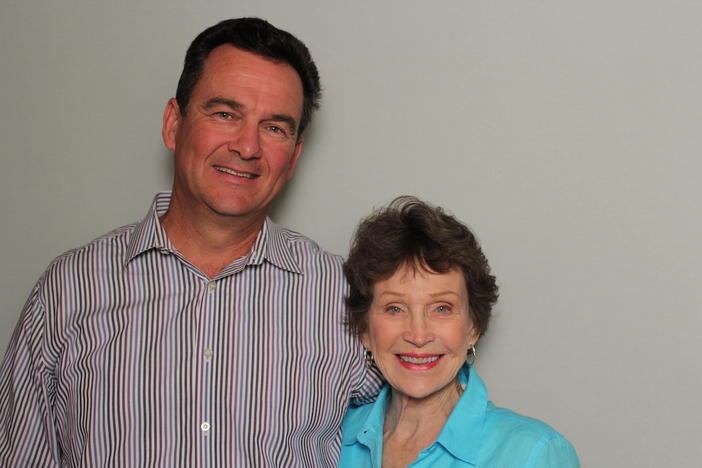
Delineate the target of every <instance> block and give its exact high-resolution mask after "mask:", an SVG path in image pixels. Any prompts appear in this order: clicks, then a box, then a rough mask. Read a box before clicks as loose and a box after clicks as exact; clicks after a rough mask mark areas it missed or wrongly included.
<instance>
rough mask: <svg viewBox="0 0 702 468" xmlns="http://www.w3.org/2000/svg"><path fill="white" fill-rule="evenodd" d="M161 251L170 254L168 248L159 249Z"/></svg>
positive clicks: (163, 253)
mask: <svg viewBox="0 0 702 468" xmlns="http://www.w3.org/2000/svg"><path fill="white" fill-rule="evenodd" d="M159 252H161V254H162V255H169V254H170V252H169V251H168V249H159Z"/></svg>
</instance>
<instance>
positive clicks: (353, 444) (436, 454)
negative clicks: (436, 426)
mask: <svg viewBox="0 0 702 468" xmlns="http://www.w3.org/2000/svg"><path fill="white" fill-rule="evenodd" d="M458 375H459V380H460V382H461V384H462V385H465V386H466V387H465V392H463V395H462V396H461V398H460V399H459V400H458V403H457V404H456V407H455V408H454V409H453V411H452V412H451V414H450V416H449V418H448V420H447V421H446V424H445V425H444V428H443V429H442V430H441V433H440V434H439V437H438V438H437V439H436V441H435V442H434V443H433V444H432V445H431V446H429V447H427V448H426V449H424V450H422V451H421V452H420V453H419V456H418V457H417V459H416V460H415V461H414V463H412V464H411V465H410V466H411V467H416V468H420V467H441V468H451V467H471V466H477V467H485V468H487V467H500V468H510V467H515V468H517V467H519V468H522V467H538V468H543V467H552V468H577V467H579V466H580V463H579V462H578V457H577V455H576V454H575V449H573V446H572V445H571V444H570V442H568V441H567V440H566V439H565V438H564V437H563V436H562V435H560V434H559V433H558V432H556V431H555V430H553V429H552V428H551V427H550V426H548V425H547V424H544V423H543V422H541V421H539V420H537V419H533V418H528V417H526V416H521V415H519V414H517V413H514V412H513V411H510V410H507V409H504V408H497V407H496V406H495V405H493V404H492V402H489V401H488V399H487V388H486V387H485V384H484V383H483V381H482V380H481V379H480V377H479V376H478V374H477V372H476V371H475V369H473V367H471V366H469V365H467V364H466V365H464V366H463V368H462V369H461V370H460V371H459V373H458ZM389 401H390V387H389V386H388V385H386V386H385V387H383V389H382V390H381V392H380V394H379V395H378V398H377V399H376V401H375V402H374V403H369V404H367V405H364V406H359V407H357V408H349V409H348V411H347V412H346V416H344V421H343V425H342V428H343V429H342V430H343V433H342V436H341V455H340V458H339V466H340V467H344V468H345V467H348V468H351V467H353V468H364V467H374V468H380V467H381V460H382V456H383V423H384V421H385V408H386V406H387V404H388V402H389Z"/></svg>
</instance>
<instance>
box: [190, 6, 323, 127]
mask: <svg viewBox="0 0 702 468" xmlns="http://www.w3.org/2000/svg"><path fill="white" fill-rule="evenodd" d="M224 44H229V45H232V46H234V47H236V48H238V49H241V50H245V51H247V52H251V53H254V54H256V55H260V56H261V57H265V58H268V59H270V60H272V61H274V62H281V63H287V64H288V65H290V66H291V67H293V68H294V69H295V71H296V72H297V74H298V75H299V76H300V81H302V89H303V96H304V97H303V103H302V116H301V117H300V124H299V131H298V133H297V134H298V138H299V136H301V135H302V132H303V131H304V130H305V127H306V126H307V124H308V123H309V121H310V119H311V118H312V112H313V111H314V110H315V109H317V108H318V107H319V98H320V96H321V94H322V92H321V87H320V84H319V73H318V72H317V66H316V65H315V64H314V62H313V61H312V57H311V56H310V52H309V51H308V50H307V47H306V46H305V44H303V43H302V41H300V40H299V39H297V38H296V37H295V36H293V35H292V34H290V33H289V32H286V31H283V30H281V29H278V28H276V27H275V26H273V25H272V24H270V23H269V22H267V21H265V20H262V19H260V18H237V19H228V20H224V21H222V22H220V23H217V24H215V25H214V26H211V27H209V28H207V29H205V30H204V31H202V32H201V33H200V34H199V35H198V36H197V37H196V38H195V40H194V41H193V42H192V44H190V47H189V48H188V52H187V53H186V54H185V63H184V65H183V73H181V75H180V80H178V89H177V91H176V100H177V101H178V106H179V107H180V111H181V113H182V114H183V115H185V114H186V113H187V111H188V104H189V103H190V97H191V95H192V93H193V89H194V88H195V85H196V84H197V82H198V80H199V79H200V76H201V75H202V70H203V68H204V65H205V60H206V59H207V57H208V56H209V54H210V52H212V50H214V49H215V48H217V47H219V46H221V45H224Z"/></svg>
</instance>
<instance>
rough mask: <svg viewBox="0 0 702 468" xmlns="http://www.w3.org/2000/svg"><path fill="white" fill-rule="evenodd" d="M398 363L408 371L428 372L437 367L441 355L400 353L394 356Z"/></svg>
mask: <svg viewBox="0 0 702 468" xmlns="http://www.w3.org/2000/svg"><path fill="white" fill-rule="evenodd" d="M395 357H397V360H398V362H399V363H400V365H401V366H402V367H404V368H405V369H409V370H429V369H433V368H434V367H436V366H438V365H439V362H441V358H442V357H444V355H443V354H416V353H402V354H396V355H395Z"/></svg>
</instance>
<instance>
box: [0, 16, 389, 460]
mask: <svg viewBox="0 0 702 468" xmlns="http://www.w3.org/2000/svg"><path fill="white" fill-rule="evenodd" d="M319 95H320V87H319V78H318V74H317V70H316V67H315V65H314V63H313V61H312V59H311V58H310V56H309V52H308V51H307V48H306V47H305V46H304V44H302V43H301V42H300V41H299V40H297V39H296V38H294V37H293V36H292V35H290V34H289V33H287V32H284V31H281V30H278V29H276V28H274V27H273V26H271V25H270V24H268V23H267V22H265V21H263V20H260V19H253V18H243V19H236V20H227V21H224V22H222V23H219V24H217V25H215V26H213V27H211V28H209V29H207V30H205V31H204V32H202V33H201V34H200V35H199V36H198V37H197V38H196V39H195V40H194V41H193V43H192V45H191V46H190V48H189V49H188V52H187V55H186V59H185V66H184V69H183V73H182V75H181V78H180V81H179V83H178V90H177V94H176V98H175V99H171V100H170V101H169V102H168V104H167V105H166V109H165V112H164V117H163V132H162V134H163V140H164V142H165V145H166V146H167V147H168V148H169V149H171V150H172V151H173V154H174V161H175V177H174V182H173V190H172V193H161V194H158V195H157V196H156V199H155V200H154V203H153V205H152V207H151V209H150V211H149V212H148V214H147V216H146V217H145V218H144V219H143V220H142V221H140V222H138V223H136V224H133V225H129V226H125V227H122V228H120V229H117V230H115V231H113V232H111V233H109V234H106V235H105V236H102V237H100V238H98V239H96V240H95V241H93V242H91V243H90V244H88V245H87V246H84V247H82V248H79V249H76V250H73V251H70V252H67V253H66V254H64V255H62V256H60V257H58V258H57V259H56V260H54V261H53V262H52V263H51V265H50V266H49V268H48V269H47V271H46V272H45V273H44V275H43V276H42V277H41V278H40V279H39V281H38V283H37V285H36V286H35V288H34V290H33V291H32V293H31V295H30V297H29V300H28V301H27V304H26V306H25V309H24V310H23V312H22V315H21V317H20V322H19V324H18V326H17V329H16V331H15V333H14V335H13V338H12V341H11V343H10V346H9V348H8V351H7V354H6V356H5V361H4V363H3V366H2V370H1V373H0V466H17V467H20V466H22V467H24V466H32V467H34V466H89V467H94V466H117V467H137V466H139V467H141V466H168V467H172V466H198V467H200V466H202V467H207V466H213V467H228V466H286V467H288V466H335V465H336V461H337V457H338V450H339V443H340V434H339V431H340V423H341V419H342V416H343V413H344V410H345V407H346V405H347V403H348V401H349V399H351V398H355V399H357V400H362V399H365V398H366V397H367V396H368V395H370V394H372V393H373V391H374V389H375V387H376V386H377V381H376V377H375V376H374V375H373V374H371V373H370V372H369V371H368V370H367V369H366V367H365V366H364V365H363V359H362V357H361V356H362V352H361V351H362V350H361V348H360V347H359V346H358V345H357V344H355V343H354V342H353V341H352V340H351V339H350V338H349V337H348V336H347V333H346V331H345V330H344V327H343V323H342V322H343V300H344V295H345V293H346V286H345V284H344V281H343V279H342V278H343V276H342V273H341V261H340V259H339V257H337V256H333V255H330V254H327V253H325V252H323V251H321V250H320V249H319V248H318V246H317V245H316V244H314V243H313V242H312V241H310V240H309V239H307V238H305V237H303V236H301V235H300V234H297V233H295V232H292V231H290V230H287V229H284V228H282V227H280V226H277V225H276V224H274V223H273V222H271V221H270V219H268V218H267V214H268V210H269V207H270V204H271V202H272V201H273V200H274V198H275V197H276V196H277V195H278V193H280V190H281V189H282V188H283V186H284V185H285V182H286V181H287V180H289V179H290V178H291V177H292V175H293V173H294V170H295V166H296V164H297V161H298V159H299V157H300V152H301V150H302V144H303V137H302V132H303V131H304V129H305V127H306V126H307V124H308V123H309V120H310V117H311V114H312V111H313V110H314V108H315V107H316V106H317V102H318V99H319Z"/></svg>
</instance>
